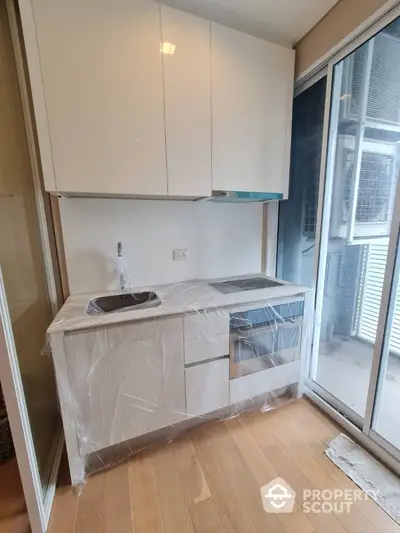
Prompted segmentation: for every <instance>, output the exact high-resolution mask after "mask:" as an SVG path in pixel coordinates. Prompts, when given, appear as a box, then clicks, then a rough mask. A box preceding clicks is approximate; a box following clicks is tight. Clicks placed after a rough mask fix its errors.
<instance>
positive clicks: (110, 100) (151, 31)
mask: <svg viewBox="0 0 400 533" xmlns="http://www.w3.org/2000/svg"><path fill="white" fill-rule="evenodd" d="M33 15H34V20H35V25H36V34H37V39H38V46H39V56H40V66H41V70H42V78H43V89H44V96H45V102H46V110H47V120H48V128H49V133H50V142H51V151H52V159H53V164H54V179H55V186H56V189H57V190H58V191H63V192H75V193H96V194H126V195H130V194H138V195H140V194H144V195H148V194H154V195H165V194H167V175H166V158H165V125H164V96H163V79H162V58H161V53H160V42H161V27H160V26H161V24H160V5H159V4H158V3H156V2H152V1H150V0H51V2H49V1H48V0H33ZM24 31H25V34H27V31H26V26H25V28H24ZM28 35H29V34H28ZM29 57H31V60H32V57H33V56H32V54H28V59H29ZM31 63H32V61H31ZM31 66H32V64H31ZM34 97H35V94H34ZM38 107H39V106H38V105H37V106H36V108H38ZM39 134H40V132H39ZM43 145H44V143H41V147H42V146H43ZM45 182H46V188H47V189H50V190H54V185H53V183H52V182H54V180H51V179H50V178H49V177H47V180H46V176H45Z"/></svg>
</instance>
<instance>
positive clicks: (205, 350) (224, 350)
mask: <svg viewBox="0 0 400 533" xmlns="http://www.w3.org/2000/svg"><path fill="white" fill-rule="evenodd" d="M228 354H229V333H226V334H223V335H215V336H213V337H208V338H200V339H194V340H189V341H188V340H186V339H185V365H190V364H192V363H199V362H201V361H208V360H209V359H216V358H217V357H223V356H225V355H228Z"/></svg>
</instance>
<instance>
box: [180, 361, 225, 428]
mask: <svg viewBox="0 0 400 533" xmlns="http://www.w3.org/2000/svg"><path fill="white" fill-rule="evenodd" d="M185 373H186V410H187V417H188V418H190V417H193V416H200V415H204V414H206V413H211V412H212V411H216V410H217V409H221V408H222V407H226V406H227V405H229V359H228V358H225V359H217V360H214V361H208V362H207V363H201V364H198V365H193V366H189V367H187V368H186V369H185Z"/></svg>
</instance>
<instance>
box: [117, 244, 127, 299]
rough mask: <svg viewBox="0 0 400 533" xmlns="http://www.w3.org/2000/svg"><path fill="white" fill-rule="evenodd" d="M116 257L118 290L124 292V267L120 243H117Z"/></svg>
mask: <svg viewBox="0 0 400 533" xmlns="http://www.w3.org/2000/svg"><path fill="white" fill-rule="evenodd" d="M117 255H118V259H117V261H118V263H117V266H118V273H119V288H120V290H121V291H124V290H125V288H126V281H125V274H124V270H125V265H124V261H123V255H122V242H118V243H117Z"/></svg>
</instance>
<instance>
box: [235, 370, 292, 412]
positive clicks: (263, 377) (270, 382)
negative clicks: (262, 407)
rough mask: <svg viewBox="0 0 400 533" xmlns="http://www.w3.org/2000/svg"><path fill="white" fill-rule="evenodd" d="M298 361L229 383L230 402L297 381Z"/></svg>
mask: <svg viewBox="0 0 400 533" xmlns="http://www.w3.org/2000/svg"><path fill="white" fill-rule="evenodd" d="M299 371H300V361H293V362H292V363H287V364H284V365H280V366H275V367H274V368H268V369H267V370H262V371H261V372H255V373H254V374H249V375H247V376H243V377H241V378H236V379H232V380H231V381H230V382H229V395H230V402H231V403H236V402H242V401H243V400H248V399H250V398H254V397H255V396H259V395H260V394H265V393H267V392H272V391H274V390H276V389H280V388H281V387H286V386H288V385H291V384H292V383H297V382H298V381H299Z"/></svg>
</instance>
